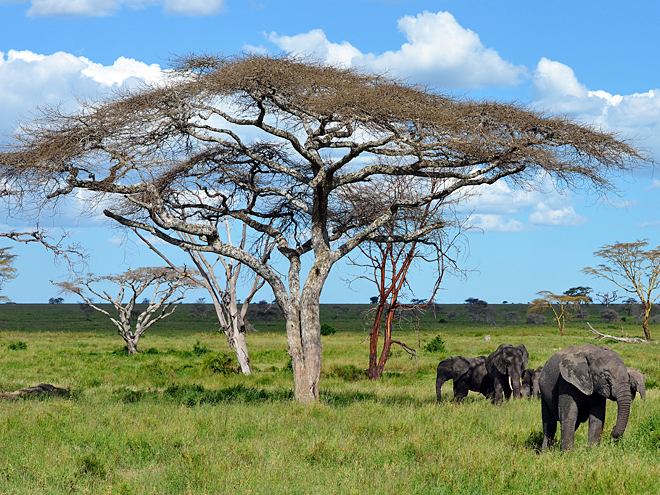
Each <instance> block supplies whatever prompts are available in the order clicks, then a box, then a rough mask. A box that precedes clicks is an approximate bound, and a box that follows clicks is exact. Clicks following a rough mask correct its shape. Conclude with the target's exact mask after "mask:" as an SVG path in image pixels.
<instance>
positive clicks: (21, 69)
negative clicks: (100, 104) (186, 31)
mask: <svg viewBox="0 0 660 495" xmlns="http://www.w3.org/2000/svg"><path fill="white" fill-rule="evenodd" d="M162 76H163V73H162V71H161V69H160V67H159V66H158V65H156V64H153V65H147V64H145V63H143V62H139V61H136V60H132V59H127V58H124V57H120V58H119V59H117V60H116V61H115V62H114V63H113V64H112V65H109V66H104V65H102V64H98V63H95V62H92V61H91V60H89V59H87V58H85V57H76V56H75V55H71V54H70V53H64V52H57V53H54V54H52V55H41V54H37V53H33V52H30V51H16V50H10V51H9V52H8V53H7V55H6V56H5V54H4V53H2V52H0V129H2V130H3V131H4V130H7V129H8V128H11V127H13V125H14V123H15V121H16V120H17V118H18V117H19V116H20V115H21V114H26V113H28V112H30V111H32V110H33V109H34V108H35V106H36V105H43V104H52V105H58V104H62V105H63V107H64V108H65V109H68V110H71V109H73V108H75V106H76V101H75V97H76V96H80V97H84V96H96V95H97V94H99V93H107V92H108V91H109V90H110V89H112V88H113V87H117V86H119V85H122V84H130V83H131V82H132V81H137V80H143V81H147V82H157V81H158V80H160V79H161V78H162Z"/></svg>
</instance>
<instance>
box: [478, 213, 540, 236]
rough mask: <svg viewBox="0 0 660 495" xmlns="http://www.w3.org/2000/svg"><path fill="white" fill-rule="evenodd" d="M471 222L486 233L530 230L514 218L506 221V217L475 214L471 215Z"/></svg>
mask: <svg viewBox="0 0 660 495" xmlns="http://www.w3.org/2000/svg"><path fill="white" fill-rule="evenodd" d="M469 222H470V223H471V224H472V225H474V226H475V227H477V228H479V229H481V230H483V231H485V232H522V231H524V230H529V228H530V227H529V226H528V225H525V224H524V223H522V222H520V221H518V220H515V219H513V218H509V219H506V217H505V216H504V215H492V214H480V213H475V214H473V215H470V218H469Z"/></svg>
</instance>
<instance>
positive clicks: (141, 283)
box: [51, 267, 196, 355]
mask: <svg viewBox="0 0 660 495" xmlns="http://www.w3.org/2000/svg"><path fill="white" fill-rule="evenodd" d="M107 282H110V283H112V284H115V285H116V286H118V288H119V290H118V292H117V296H115V297H113V296H111V295H110V294H108V292H107V291H105V290H101V289H97V288H96V286H98V285H102V284H103V283H107ZM51 283H53V284H54V285H56V286H58V287H60V288H61V289H62V291H63V292H68V293H72V294H77V295H78V296H80V297H81V298H82V299H83V300H84V301H85V302H86V303H87V304H88V305H89V306H90V307H91V308H94V309H95V310H96V311H99V312H100V313H103V314H104V315H106V316H107V317H108V318H110V321H112V323H114V325H115V326H116V327H117V329H118V330H119V335H121V337H122V338H123V339H124V341H125V342H126V350H127V352H128V354H131V355H132V354H137V352H138V348H137V347H138V342H139V341H140V338H141V337H142V336H143V335H144V333H145V332H146V331H147V330H148V329H149V328H150V327H151V326H152V325H153V324H154V323H156V322H157V321H160V320H162V319H164V318H167V317H168V316H170V315H171V314H172V313H174V311H175V310H176V306H175V305H174V303H176V302H178V301H180V300H182V299H183V297H184V294H185V292H186V290H187V289H189V288H190V287H192V286H194V285H196V284H194V283H191V278H189V277H187V276H185V275H181V273H180V272H179V271H176V270H172V269H171V268H162V267H153V268H151V267H145V268H138V269H136V270H130V269H129V270H126V271H125V272H124V273H121V274H119V275H107V276H100V277H99V276H94V275H91V274H90V275H88V276H87V277H85V278H79V279H77V280H74V281H71V282H51ZM150 287H153V295H152V296H151V299H150V300H149V302H148V304H147V306H146V307H145V308H144V310H143V311H139V310H138V311H137V313H138V314H137V318H134V317H133V316H134V314H135V312H136V307H135V304H136V301H137V299H138V297H140V295H142V294H143V293H144V292H145V291H146V290H148V289H149V288H150ZM85 290H87V291H89V292H90V293H92V294H94V295H95V296H96V297H98V298H99V299H101V300H102V301H105V302H107V303H110V304H111V305H112V306H113V307H114V309H115V310H116V311H117V316H114V315H113V314H111V313H110V312H109V311H107V310H105V309H104V308H102V307H101V306H99V305H98V304H96V303H94V302H93V301H92V299H91V297H89V296H88V295H87V294H86V293H85ZM126 296H128V299H127V300H126ZM133 323H134V325H133Z"/></svg>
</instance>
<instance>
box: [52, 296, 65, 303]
mask: <svg viewBox="0 0 660 495" xmlns="http://www.w3.org/2000/svg"><path fill="white" fill-rule="evenodd" d="M63 302H64V298H63V297H51V298H50V299H48V304H62V303H63Z"/></svg>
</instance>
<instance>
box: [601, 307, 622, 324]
mask: <svg viewBox="0 0 660 495" xmlns="http://www.w3.org/2000/svg"><path fill="white" fill-rule="evenodd" d="M618 319H619V313H617V312H616V311H614V310H613V309H609V308H606V309H603V310H601V312H600V320H601V321H607V322H612V321H617V320H618Z"/></svg>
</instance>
